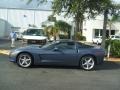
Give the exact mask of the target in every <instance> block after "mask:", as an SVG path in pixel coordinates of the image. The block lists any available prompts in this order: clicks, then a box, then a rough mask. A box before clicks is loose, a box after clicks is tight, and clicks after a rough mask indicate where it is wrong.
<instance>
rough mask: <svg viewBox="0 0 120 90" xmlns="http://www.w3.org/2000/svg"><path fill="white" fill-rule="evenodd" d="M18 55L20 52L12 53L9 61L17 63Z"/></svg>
mask: <svg viewBox="0 0 120 90" xmlns="http://www.w3.org/2000/svg"><path fill="white" fill-rule="evenodd" d="M18 53H19V51H11V52H10V53H9V61H11V62H16V60H17V55H18Z"/></svg>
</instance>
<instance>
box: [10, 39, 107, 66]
mask: <svg viewBox="0 0 120 90" xmlns="http://www.w3.org/2000/svg"><path fill="white" fill-rule="evenodd" d="M61 42H71V41H69V40H68V41H66V40H65V41H59V43H61ZM72 42H74V41H72ZM74 43H75V48H74V49H66V50H65V49H63V50H54V49H48V50H47V49H45V48H42V47H40V46H39V45H30V46H26V47H23V48H18V49H16V50H12V51H11V52H10V55H9V57H10V61H12V62H16V60H17V56H18V55H19V54H20V53H24V52H26V53H29V54H31V55H32V57H33V59H34V65H66V66H78V65H79V63H80V59H81V58H82V57H83V56H85V55H91V56H94V58H95V60H96V64H101V63H103V61H104V55H105V51H104V50H103V49H101V48H96V47H93V46H88V47H86V46H85V47H84V44H83V46H82V47H79V46H78V42H74ZM53 44H54V43H53Z"/></svg>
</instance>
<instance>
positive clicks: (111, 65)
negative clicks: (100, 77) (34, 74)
mask: <svg viewBox="0 0 120 90" xmlns="http://www.w3.org/2000/svg"><path fill="white" fill-rule="evenodd" d="M31 68H47V69H48V68H49V69H81V68H79V67H76V66H55V65H53V66H51V65H35V66H32V67H31ZM116 69H120V62H112V61H105V62H104V63H103V64H101V65H97V66H96V68H95V70H116ZM81 70H82V69H81Z"/></svg>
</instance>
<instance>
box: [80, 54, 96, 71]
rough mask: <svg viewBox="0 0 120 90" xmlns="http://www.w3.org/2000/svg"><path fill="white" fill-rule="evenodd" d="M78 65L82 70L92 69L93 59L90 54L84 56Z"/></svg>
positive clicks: (93, 65)
mask: <svg viewBox="0 0 120 90" xmlns="http://www.w3.org/2000/svg"><path fill="white" fill-rule="evenodd" d="M80 66H81V68H82V69H84V70H88V71H89V70H92V69H94V67H95V59H94V57H92V56H90V55H89V56H84V57H82V58H81V60H80Z"/></svg>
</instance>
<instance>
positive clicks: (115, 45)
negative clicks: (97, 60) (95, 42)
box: [106, 40, 120, 57]
mask: <svg viewBox="0 0 120 90" xmlns="http://www.w3.org/2000/svg"><path fill="white" fill-rule="evenodd" d="M109 44H111V49H110V54H111V55H112V56H113V57H120V40H107V41H106V49H107V48H108V45H109Z"/></svg>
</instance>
